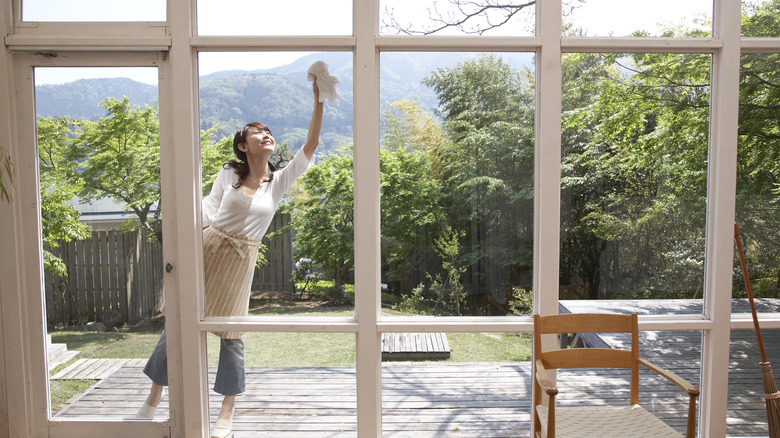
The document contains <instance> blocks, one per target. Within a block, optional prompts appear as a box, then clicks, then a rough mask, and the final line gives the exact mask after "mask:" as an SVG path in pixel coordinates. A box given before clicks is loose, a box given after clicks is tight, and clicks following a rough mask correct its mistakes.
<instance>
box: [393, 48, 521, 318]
mask: <svg viewBox="0 0 780 438" xmlns="http://www.w3.org/2000/svg"><path fill="white" fill-rule="evenodd" d="M381 65H382V67H381V75H380V81H381V83H380V98H381V101H382V105H383V120H382V127H383V131H382V141H381V151H380V172H381V175H380V181H381V196H382V204H381V209H382V223H381V232H382V240H381V243H382V288H383V290H382V302H383V304H384V306H383V307H385V308H392V310H391V309H386V310H385V312H390V313H392V314H412V315H506V314H528V312H529V311H530V300H531V295H532V294H531V289H530V285H531V276H532V267H533V196H534V189H533V181H534V88H533V71H534V55H533V54H530V53H501V54H490V53H487V54H486V53H482V54H475V53H402V52H393V53H383V54H382V55H381Z"/></svg>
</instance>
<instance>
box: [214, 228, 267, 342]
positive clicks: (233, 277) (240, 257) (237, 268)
mask: <svg viewBox="0 0 780 438" xmlns="http://www.w3.org/2000/svg"><path fill="white" fill-rule="evenodd" d="M259 244H260V239H253V238H249V237H244V236H237V235H235V234H230V233H228V232H226V231H224V230H222V229H220V228H219V227H216V226H214V225H213V224H212V225H211V226H209V227H208V228H206V229H204V230H203V264H204V269H205V274H204V275H205V277H206V300H205V301H206V303H205V304H206V316H247V314H248V313H249V296H250V294H251V287H252V277H253V273H254V269H255V264H256V262H257V250H258V245H259ZM214 334H215V335H217V336H219V337H220V338H226V339H241V338H243V337H244V333H242V332H214Z"/></svg>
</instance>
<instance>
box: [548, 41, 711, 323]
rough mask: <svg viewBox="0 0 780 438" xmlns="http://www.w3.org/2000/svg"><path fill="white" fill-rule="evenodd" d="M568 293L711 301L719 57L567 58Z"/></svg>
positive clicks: (564, 225) (680, 302)
mask: <svg viewBox="0 0 780 438" xmlns="http://www.w3.org/2000/svg"><path fill="white" fill-rule="evenodd" d="M563 71H564V73H563V81H564V83H563V138H562V143H563V151H562V181H561V202H562V204H561V262H560V297H561V299H562V300H580V299H582V300H620V301H625V300H665V301H666V303H665V304H663V303H652V302H641V301H636V306H637V307H640V308H644V307H646V306H650V307H647V308H651V307H655V306H661V307H660V308H658V310H657V311H658V312H663V313H676V311H675V310H673V309H674V308H676V307H678V306H681V308H685V309H686V312H688V311H691V312H693V313H700V312H701V309H702V307H701V305H702V294H703V279H704V236H705V213H706V196H707V160H708V130H709V78H710V56H709V55H699V54H684V55H678V54H633V55H621V54H571V55H566V56H564V58H563Z"/></svg>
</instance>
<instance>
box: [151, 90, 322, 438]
mask: <svg viewBox="0 0 780 438" xmlns="http://www.w3.org/2000/svg"><path fill="white" fill-rule="evenodd" d="M310 80H312V89H313V92H314V110H313V111H312V117H311V123H310V124H309V132H308V135H307V137H306V143H305V144H304V145H303V147H302V148H301V149H300V150H299V151H298V153H297V154H295V158H293V160H292V161H291V162H290V163H289V164H288V165H287V167H285V168H284V169H282V170H277V169H276V167H275V166H274V165H273V164H272V163H270V162H269V161H268V158H269V157H270V156H271V154H272V153H273V152H274V146H275V144H276V141H275V140H274V138H273V136H272V135H271V131H270V130H269V129H268V128H267V127H266V126H265V125H263V124H262V123H260V122H252V123H249V124H247V125H246V126H244V127H243V128H242V129H241V130H239V131H238V132H236V135H235V136H234V138H233V152H235V154H236V158H237V159H238V160H234V161H231V162H230V163H227V164H225V166H223V168H222V169H220V171H219V174H218V175H217V178H216V180H215V182H214V186H213V187H212V189H211V193H209V195H208V196H207V197H206V198H204V199H203V202H202V212H203V224H204V225H208V228H206V229H204V230H203V258H204V272H205V273H204V275H205V279H206V296H205V305H206V316H246V315H247V313H248V309H249V295H250V287H251V285H252V274H253V272H254V266H255V261H256V259H257V250H258V245H259V243H260V239H262V237H263V235H264V234H265V232H266V230H268V226H269V225H270V223H271V220H272V219H273V216H274V213H275V212H276V208H277V206H278V205H279V202H280V200H281V198H282V196H283V195H284V193H285V192H287V190H289V188H290V187H291V186H292V185H293V183H294V182H295V180H296V179H297V178H298V177H299V176H300V175H301V174H303V172H304V171H306V169H307V168H308V167H309V165H310V164H311V162H312V158H313V157H314V151H315V149H316V148H317V144H318V142H319V136H320V129H321V127H322V114H323V103H322V102H321V101H320V92H319V87H318V86H317V78H316V77H310ZM215 334H216V335H217V336H219V337H220V338H222V339H221V340H220V351H219V363H218V367H217V377H216V381H215V382H214V391H216V392H217V393H219V394H222V395H224V396H225V398H224V399H223V401H222V409H221V410H220V412H219V416H218V417H217V422H216V424H215V425H214V428H212V431H211V436H212V437H216V438H225V437H227V436H229V435H230V433H231V428H232V421H233V412H234V405H235V398H236V395H237V394H240V393H242V392H244V390H245V388H246V384H245V372H244V340H243V337H244V333H238V332H220V333H215ZM144 373H145V374H146V375H147V376H149V378H150V379H151V380H152V382H153V383H152V388H151V391H150V393H149V396H148V397H147V399H146V402H145V403H144V405H143V406H142V407H141V409H140V410H139V411H138V414H137V417H139V418H154V411H155V408H156V406H157V405H158V404H159V403H160V400H161V399H162V395H163V386H167V384H168V372H167V361H166V351H165V331H164V330H163V333H162V335H161V336H160V341H159V342H158V343H157V346H156V347H155V349H154V351H153V352H152V355H151V357H150V358H149V361H148V362H147V364H146V367H145V368H144Z"/></svg>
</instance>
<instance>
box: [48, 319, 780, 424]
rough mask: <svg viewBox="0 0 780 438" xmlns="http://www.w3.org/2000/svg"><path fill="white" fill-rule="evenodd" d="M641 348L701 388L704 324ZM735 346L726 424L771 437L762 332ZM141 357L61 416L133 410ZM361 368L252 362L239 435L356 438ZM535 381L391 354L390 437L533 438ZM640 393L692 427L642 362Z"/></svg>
mask: <svg viewBox="0 0 780 438" xmlns="http://www.w3.org/2000/svg"><path fill="white" fill-rule="evenodd" d="M591 304H592V303H591ZM571 307H572V308H574V307H576V306H575V305H572V306H571ZM617 310H620V309H617ZM623 310H625V309H623ZM576 311H579V310H576ZM610 311H616V310H610ZM778 339H780V330H765V331H764V342H765V343H766V346H767V348H768V354H769V359H770V361H771V362H772V363H774V364H780V342H778ZM601 340H602V342H605V343H607V344H608V345H610V344H612V343H620V342H622V341H621V340H620V339H617V338H610V337H604V338H602V339H601ZM725 341H726V340H724V342H725ZM614 345H617V344H614ZM640 348H641V355H642V356H643V357H645V358H648V359H650V360H652V361H653V362H655V363H657V364H658V365H660V366H662V367H664V368H667V369H670V370H672V371H674V372H675V373H677V374H679V375H681V376H682V377H684V378H686V379H688V380H689V381H691V382H693V383H694V384H695V385H697V386H699V387H700V383H699V381H700V364H701V361H700V354H701V335H700V333H699V332H643V334H642V344H641V347H640ZM730 352H731V360H730V370H731V371H730V375H729V400H728V419H727V424H728V426H727V433H728V435H729V436H735V437H737V436H742V437H756V436H767V435H768V429H767V420H766V408H765V405H764V401H763V386H762V384H761V373H760V371H759V369H758V361H759V359H758V357H759V356H758V352H757V347H756V342H755V336H754V334H753V332H752V331H751V330H735V331H733V332H732V338H731V349H730ZM142 362H143V361H141V362H134V363H131V364H126V365H124V366H122V367H121V368H119V369H117V370H116V371H115V372H113V373H112V374H111V375H109V376H108V377H106V378H104V379H103V380H100V381H98V382H97V383H96V384H95V385H94V386H92V387H91V388H90V389H89V390H88V391H86V392H85V393H84V394H82V395H81V396H79V397H78V398H77V399H75V400H72V401H71V402H70V404H69V405H68V406H67V407H66V408H65V409H63V410H62V411H61V412H60V413H58V414H57V417H68V418H96V417H97V418H132V417H133V416H134V415H135V412H136V410H137V409H138V407H139V406H140V405H141V404H142V403H143V401H144V399H145V397H146V394H147V391H148V388H149V380H148V378H147V377H146V376H145V375H143V373H142ZM777 368H778V369H780V365H777ZM775 374H777V373H775ZM214 377H215V369H212V368H210V369H209V375H208V378H209V382H210V385H213V381H214ZM355 377H356V376H355V369H354V368H334V367H329V368H325V367H309V368H250V369H248V370H247V391H246V392H245V393H244V394H242V395H240V396H239V397H238V398H237V401H236V403H237V410H236V416H235V420H234V426H235V431H236V433H235V437H236V438H250V437H252V438H263V437H265V438H270V437H274V438H288V437H306V438H320V437H323V438H324V437H339V438H341V437H356V436H357V433H356V429H357V400H356V384H355ZM628 380H629V376H628V373H627V371H626V370H610V371H605V370H598V369H594V370H590V371H588V372H587V373H584V374H582V373H580V374H577V375H575V374H573V373H572V372H568V371H561V372H559V375H558V386H559V387H560V388H561V392H560V394H559V396H558V401H559V403H560V404H561V405H574V404H577V403H581V402H582V401H584V400H588V401H589V402H595V403H599V404H623V403H627V402H628ZM530 384H531V378H530V363H529V362H503V363H452V362H389V363H383V365H382V425H383V437H387V438H407V437H410V438H411V437H419V438H433V437H436V438H439V437H441V438H449V437H480V438H492V437H527V436H528V435H529V429H530V415H529V414H530V409H531V408H530V400H531V395H530V392H531V391H530V387H531V386H530ZM167 400H168V399H167V396H166V397H165V398H164V399H163V402H162V404H161V406H160V408H159V409H158V417H159V418H165V417H167V409H168V405H167ZM209 402H210V413H211V421H212V422H213V421H215V419H216V414H217V411H218V409H219V405H220V402H221V396H219V395H218V394H215V393H213V391H212V392H211V394H210V398H209ZM640 402H641V403H642V404H643V405H644V406H645V407H646V408H647V409H648V410H650V411H652V412H654V413H655V415H657V416H658V417H660V418H662V419H663V420H664V421H666V422H667V423H668V424H670V425H671V426H672V427H674V428H675V429H677V430H678V431H680V432H682V431H683V429H684V422H685V418H684V416H685V413H686V409H687V397H686V396H685V394H684V393H683V392H682V391H681V390H679V388H677V387H676V386H674V385H672V384H669V383H667V382H666V381H665V380H663V379H661V378H660V377H658V376H657V375H655V374H654V373H652V372H650V371H648V370H642V371H641V376H640Z"/></svg>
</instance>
